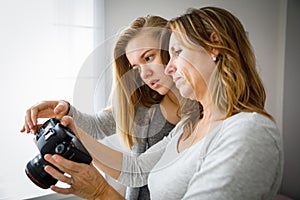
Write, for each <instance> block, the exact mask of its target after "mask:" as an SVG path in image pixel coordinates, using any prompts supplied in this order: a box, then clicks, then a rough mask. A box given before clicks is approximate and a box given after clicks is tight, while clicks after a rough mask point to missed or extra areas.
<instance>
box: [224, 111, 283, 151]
mask: <svg viewBox="0 0 300 200" xmlns="http://www.w3.org/2000/svg"><path fill="white" fill-rule="evenodd" d="M221 133H222V134H221V135H220V137H223V139H226V140H234V141H240V142H242V141H247V143H248V144H249V145H251V143H252V145H254V144H256V143H273V144H277V145H276V146H278V147H281V146H282V135H281V133H280V131H279V129H278V128H277V126H276V123H275V122H274V121H273V120H272V119H270V118H269V117H267V116H265V115H262V114H259V113H256V112H241V113H239V114H236V115H234V116H232V117H229V118H228V119H226V120H224V122H223V124H222V128H221ZM245 139H246V140H245Z"/></svg>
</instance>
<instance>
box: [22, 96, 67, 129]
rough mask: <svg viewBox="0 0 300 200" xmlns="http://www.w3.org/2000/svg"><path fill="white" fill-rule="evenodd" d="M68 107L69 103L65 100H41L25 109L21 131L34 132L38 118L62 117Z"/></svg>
mask: <svg viewBox="0 0 300 200" xmlns="http://www.w3.org/2000/svg"><path fill="white" fill-rule="evenodd" d="M69 109H70V104H69V103H68V102H66V101H62V100H61V101H42V102H39V103H37V104H35V105H34V106H32V107H31V108H29V109H28V110H27V111H26V115H25V123H24V125H23V127H22V128H21V130H20V131H21V132H26V133H29V132H32V133H33V134H35V133H36V131H37V129H38V124H37V119H38V118H52V117H56V118H59V119H60V118H62V117H63V116H65V115H66V114H68V111H69Z"/></svg>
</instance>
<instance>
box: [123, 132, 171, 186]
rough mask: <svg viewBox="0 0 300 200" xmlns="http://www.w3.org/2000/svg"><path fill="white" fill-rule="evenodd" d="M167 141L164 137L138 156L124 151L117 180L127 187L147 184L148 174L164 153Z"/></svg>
mask: <svg viewBox="0 0 300 200" xmlns="http://www.w3.org/2000/svg"><path fill="white" fill-rule="evenodd" d="M168 141H169V138H168V137H164V139H162V140H161V141H159V142H158V143H156V144H155V145H153V146H152V147H151V148H149V149H148V150H147V151H146V152H144V153H142V154H140V155H139V156H134V155H133V154H129V153H127V154H126V153H124V154H123V162H122V171H121V174H120V176H119V178H118V181H119V182H120V183H122V184H123V185H126V186H129V187H141V186H144V185H147V181H148V175H149V173H150V171H151V170H152V168H153V167H154V165H155V164H156V163H157V162H158V161H159V159H160V158H161V155H162V154H163V153H164V151H165V148H166V145H167V144H168Z"/></svg>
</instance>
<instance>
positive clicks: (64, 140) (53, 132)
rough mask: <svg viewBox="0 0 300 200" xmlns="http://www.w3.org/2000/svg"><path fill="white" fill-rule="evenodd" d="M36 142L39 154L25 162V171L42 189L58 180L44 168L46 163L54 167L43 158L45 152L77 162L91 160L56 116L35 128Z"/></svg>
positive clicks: (77, 140) (69, 130) (88, 161)
mask: <svg viewBox="0 0 300 200" xmlns="http://www.w3.org/2000/svg"><path fill="white" fill-rule="evenodd" d="M36 143H37V147H38V149H39V151H40V154H38V155H37V156H35V157H34V158H33V159H32V160H31V161H29V162H28V163H27V165H26V169H25V173H26V174H27V176H28V178H29V179H30V180H31V181H32V182H33V183H35V184H36V185H37V186H39V187H41V188H43V189H47V188H49V187H50V186H51V185H55V184H56V183H57V181H58V180H57V179H55V178H53V177H52V176H51V175H49V174H48V173H47V172H45V170H44V167H45V166H46V165H51V166H52V167H54V168H56V167H55V166H53V165H52V164H50V163H48V162H47V161H45V160H44V155H45V154H59V155H61V156H62V157H64V158H66V159H68V160H71V161H74V162H78V163H85V164H90V163H91V162H92V157H91V156H90V154H89V153H88V151H87V150H86V149H85V147H84V146H83V145H82V143H81V142H80V140H79V139H78V138H77V137H76V136H75V135H74V133H73V132H72V130H71V129H69V128H67V127H65V126H63V125H62V124H60V121H59V119H57V118H51V119H49V120H47V121H46V122H45V123H44V124H43V125H42V126H41V127H40V128H39V129H38V130H37V134H36ZM56 169H57V168H56ZM57 170H59V169H57Z"/></svg>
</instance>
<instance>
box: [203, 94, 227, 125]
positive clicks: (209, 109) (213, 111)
mask: <svg viewBox="0 0 300 200" xmlns="http://www.w3.org/2000/svg"><path fill="white" fill-rule="evenodd" d="M199 102H200V103H201V104H202V106H203V118H202V119H203V121H210V122H214V121H218V120H221V119H223V118H224V117H225V113H224V112H222V111H221V110H220V109H219V108H218V107H217V106H216V105H215V104H214V103H213V101H212V98H211V95H206V96H205V97H204V98H202V99H201V100H199Z"/></svg>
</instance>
